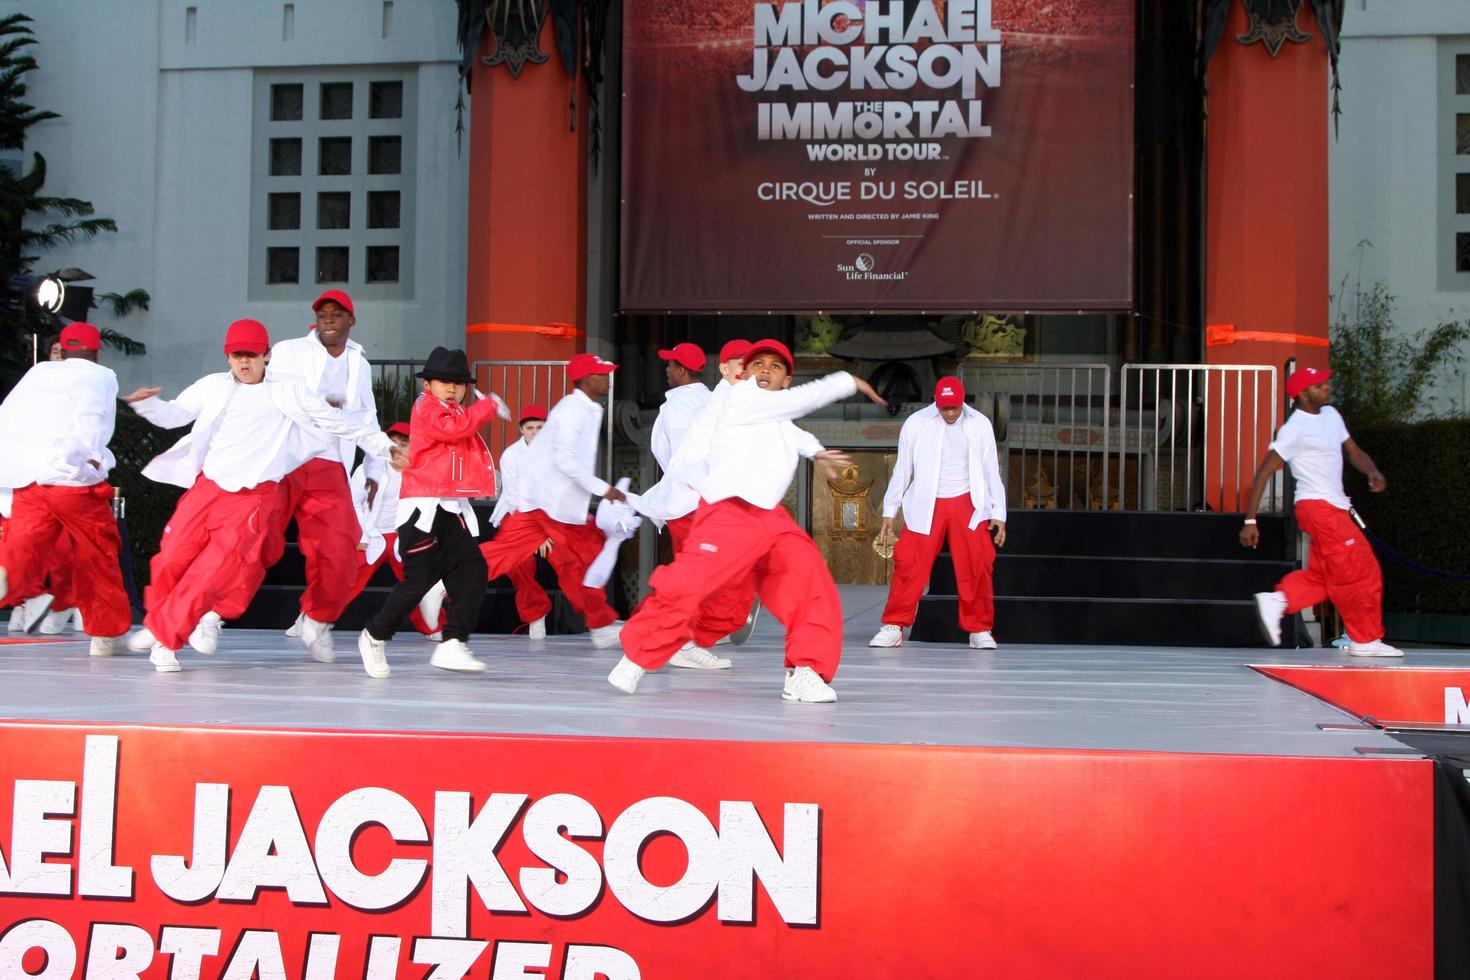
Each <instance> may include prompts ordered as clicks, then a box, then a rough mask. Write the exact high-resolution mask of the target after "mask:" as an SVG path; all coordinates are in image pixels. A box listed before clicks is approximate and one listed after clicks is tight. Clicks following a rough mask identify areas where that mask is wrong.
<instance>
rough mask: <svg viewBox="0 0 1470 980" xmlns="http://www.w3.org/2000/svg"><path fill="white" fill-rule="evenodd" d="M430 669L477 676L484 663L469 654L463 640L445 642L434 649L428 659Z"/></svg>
mask: <svg viewBox="0 0 1470 980" xmlns="http://www.w3.org/2000/svg"><path fill="white" fill-rule="evenodd" d="M429 666H430V667H438V668H439V669H440V670H459V671H463V672H465V673H467V674H478V673H480V672H481V671H483V670H484V669H485V661H483V660H480V659H479V658H477V657H476V656H475V655H474V654H472V653H470V648H469V647H468V646H466V645H465V642H464V640H445V641H444V642H443V643H441V644H439V645H438V646H436V647H435V648H434V655H433V656H432V657H430V658H429Z"/></svg>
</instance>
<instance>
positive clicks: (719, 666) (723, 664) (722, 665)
mask: <svg viewBox="0 0 1470 980" xmlns="http://www.w3.org/2000/svg"><path fill="white" fill-rule="evenodd" d="M669 666H670V667H683V668H684V669H685V670H729V669H730V668H731V667H732V666H734V664H732V663H731V662H730V661H729V660H726V659H725V658H724V657H721V658H719V662H718V663H712V664H696V663H690V662H687V661H686V662H682V663H681V662H680V661H679V660H678V659H677V658H675V659H673V660H670V661H669Z"/></svg>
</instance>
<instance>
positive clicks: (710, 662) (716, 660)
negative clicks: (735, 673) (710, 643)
mask: <svg viewBox="0 0 1470 980" xmlns="http://www.w3.org/2000/svg"><path fill="white" fill-rule="evenodd" d="M669 665H670V666H673V667H689V668H691V669H693V670H729V669H730V661H729V659H728V658H726V657H717V656H715V655H714V654H712V653H710V652H709V651H708V650H706V649H705V648H704V647H697V646H695V645H694V641H693V640H690V641H689V642H688V643H686V644H684V646H683V647H682V648H681V649H680V650H679V652H678V653H676V654H674V655H673V656H672V657H670V658H669Z"/></svg>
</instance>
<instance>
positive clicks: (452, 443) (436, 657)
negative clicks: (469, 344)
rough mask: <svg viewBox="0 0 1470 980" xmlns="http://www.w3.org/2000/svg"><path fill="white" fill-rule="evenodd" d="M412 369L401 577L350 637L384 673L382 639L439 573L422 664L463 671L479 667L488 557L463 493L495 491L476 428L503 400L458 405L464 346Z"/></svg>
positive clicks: (464, 387) (438, 351)
mask: <svg viewBox="0 0 1470 980" xmlns="http://www.w3.org/2000/svg"><path fill="white" fill-rule="evenodd" d="M418 377H419V378H421V379H422V380H423V383H424V386H423V393H422V394H420V395H419V397H418V401H416V402H414V405H413V418H412V422H411V424H410V426H409V452H410V454H411V456H412V459H413V462H412V463H411V464H410V465H409V467H408V469H406V470H404V472H403V488H402V490H401V491H400V496H399V499H398V548H399V551H400V552H401V554H402V556H403V580H402V581H401V582H399V583H398V584H397V585H395V586H394V587H393V591H392V592H391V593H389V594H388V598H387V599H386V600H384V602H383V607H382V608H381V609H379V610H378V612H377V614H376V615H375V616H373V618H372V619H370V620H368V624H367V628H366V629H364V630H363V631H362V632H361V633H360V634H358V637H357V650H358V653H360V654H361V655H362V666H363V669H364V670H366V671H367V674H368V676H369V677H379V678H382V677H387V676H389V669H388V651H387V645H388V641H389V640H391V639H393V634H394V633H395V632H396V631H397V630H398V625H399V624H400V623H402V622H403V619H404V617H405V616H407V615H408V613H409V611H410V610H411V609H413V608H414V607H415V606H416V605H418V603H419V601H420V600H421V599H423V597H424V596H425V595H426V594H427V593H428V592H429V590H430V589H431V588H432V587H433V585H434V583H436V582H443V583H444V588H445V593H446V594H445V600H444V601H445V605H446V606H447V607H448V618H447V619H446V620H445V623H444V639H443V640H442V641H441V642H440V643H439V645H438V646H436V647H435V648H434V654H433V656H432V657H430V658H429V664H430V665H431V666H434V667H438V668H440V669H441V670H457V671H465V672H468V673H476V672H479V671H483V670H484V669H485V662H484V661H483V660H480V659H478V658H477V657H475V656H474V655H473V654H471V653H470V648H469V646H468V645H467V642H466V641H468V640H469V638H470V631H471V630H473V629H474V628H475V619H476V617H477V616H478V615H479V612H480V598H481V597H482V596H483V595H484V593H485V559H484V558H483V557H481V555H480V549H479V548H478V547H476V544H475V538H476V536H477V535H478V534H479V532H480V525H479V522H478V520H477V519H476V517H475V512H474V509H473V508H471V506H470V498H471V497H492V496H494V495H495V473H494V470H493V469H492V468H491V466H490V450H489V448H488V447H487V446H486V445H485V440H484V439H482V438H480V433H479V430H480V426H482V425H484V424H485V422H486V421H487V420H488V419H489V418H490V416H491V415H493V414H495V413H496V411H497V410H498V409H503V403H501V401H500V400H499V399H498V398H494V397H489V398H484V397H482V398H477V399H476V400H475V402H474V403H473V404H471V405H469V406H468V407H466V406H465V399H466V398H467V396H468V395H469V392H470V383H471V381H472V380H473V376H472V375H471V374H470V363H469V359H468V358H466V357H465V353H464V351H462V350H453V351H451V350H447V349H445V348H443V347H435V348H434V349H433V350H432V351H430V353H429V358H428V360H427V361H425V362H424V367H423V370H421V371H419V373H418Z"/></svg>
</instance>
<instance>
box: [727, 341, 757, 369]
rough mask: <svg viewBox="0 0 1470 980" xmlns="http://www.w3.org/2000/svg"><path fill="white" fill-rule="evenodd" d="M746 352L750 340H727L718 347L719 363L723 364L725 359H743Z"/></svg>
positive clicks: (748, 349)
mask: <svg viewBox="0 0 1470 980" xmlns="http://www.w3.org/2000/svg"><path fill="white" fill-rule="evenodd" d="M748 353H750V341H748V340H731V341H727V342H726V344H725V346H724V347H721V348H720V363H721V364H724V363H725V362H726V361H743V360H745V355H746V354H748Z"/></svg>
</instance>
